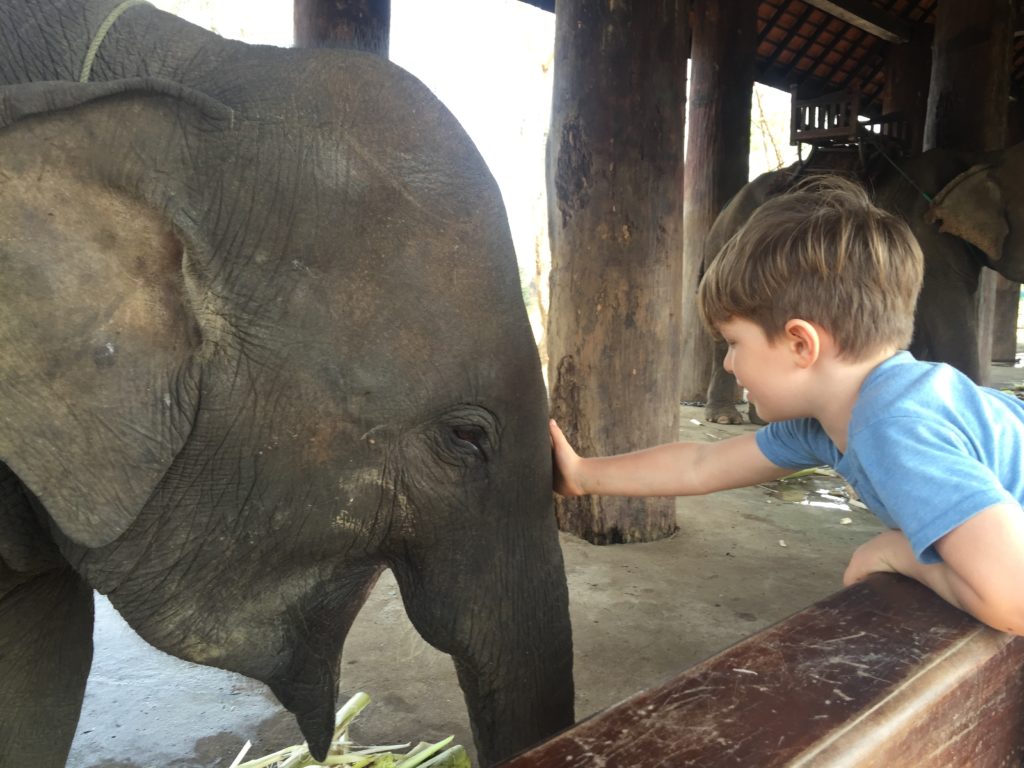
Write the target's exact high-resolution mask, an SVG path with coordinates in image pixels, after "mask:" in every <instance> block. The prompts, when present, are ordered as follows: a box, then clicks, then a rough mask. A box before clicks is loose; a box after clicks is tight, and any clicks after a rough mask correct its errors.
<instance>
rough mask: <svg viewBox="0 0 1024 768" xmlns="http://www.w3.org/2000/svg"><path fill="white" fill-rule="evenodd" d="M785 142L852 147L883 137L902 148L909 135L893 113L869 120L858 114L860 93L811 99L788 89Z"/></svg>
mask: <svg viewBox="0 0 1024 768" xmlns="http://www.w3.org/2000/svg"><path fill="white" fill-rule="evenodd" d="M790 105H791V106H790V109H791V115H790V129H789V131H790V132H789V143H790V144H792V145H796V144H799V143H801V142H804V143H808V144H856V143H857V142H858V141H859V140H862V139H863V138H865V137H871V136H875V137H883V138H886V139H890V140H893V141H896V142H898V143H900V144H901V145H904V146H906V144H907V142H908V141H909V139H910V133H909V129H908V126H907V122H906V120H905V119H904V118H903V115H902V114H901V113H898V112H893V113H890V114H887V115H882V116H881V117H874V118H869V117H867V116H865V115H862V114H861V113H860V107H861V103H860V94H859V93H857V92H856V91H838V92H836V93H829V94H826V95H824V96H818V97H816V98H813V99H798V98H797V96H796V86H793V87H792V88H791V89H790Z"/></svg>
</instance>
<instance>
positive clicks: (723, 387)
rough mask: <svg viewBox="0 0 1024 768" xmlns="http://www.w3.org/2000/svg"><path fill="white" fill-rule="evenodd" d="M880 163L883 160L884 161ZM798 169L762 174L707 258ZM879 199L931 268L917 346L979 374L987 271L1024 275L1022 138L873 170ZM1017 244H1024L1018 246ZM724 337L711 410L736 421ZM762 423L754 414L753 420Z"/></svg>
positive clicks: (720, 226) (926, 355) (923, 355)
mask: <svg viewBox="0 0 1024 768" xmlns="http://www.w3.org/2000/svg"><path fill="white" fill-rule="evenodd" d="M877 162H878V163H883V160H881V159H878V160H877ZM796 173H797V166H795V165H794V166H790V167H788V168H783V169H780V170H778V171H771V172H769V173H766V174H762V175H761V176H759V177H758V178H756V179H754V180H753V181H751V182H750V183H749V184H747V185H746V186H744V187H743V188H742V189H741V190H740V191H739V192H738V193H737V194H736V196H735V197H734V198H733V199H732V200H731V201H730V202H729V204H728V205H726V207H725V208H724V209H723V210H722V212H721V213H720V214H719V215H718V218H717V219H715V223H714V224H713V225H712V227H711V231H710V232H709V233H708V237H707V241H706V245H705V254H707V256H708V258H713V257H714V256H715V255H716V254H717V253H718V251H719V250H720V249H721V247H722V246H723V245H724V244H725V243H726V241H727V240H728V239H729V238H730V237H731V236H732V235H733V234H734V233H735V232H736V231H737V230H738V229H739V228H740V227H741V226H742V225H743V223H744V222H746V221H747V219H748V218H749V217H750V214H751V213H753V211H754V210H755V209H756V208H757V207H758V206H760V205H761V204H762V203H763V202H765V200H767V199H768V198H769V197H771V196H773V195H776V194H779V193H781V192H782V191H783V190H785V189H787V188H788V187H789V186H790V185H791V183H792V180H793V178H794V176H795V175H796ZM872 186H873V189H872V190H871V191H872V195H873V197H874V200H875V202H876V203H877V204H878V205H879V206H881V207H882V208H884V209H885V210H888V211H891V212H893V213H895V214H897V215H899V216H901V217H903V218H904V219H905V220H906V221H907V223H908V224H909V225H910V228H911V230H913V232H914V235H915V237H917V240H918V243H919V244H920V245H921V250H922V251H923V253H924V261H925V273H924V284H923V286H922V288H921V297H920V299H919V300H918V304H917V311H916V313H915V316H914V338H913V340H912V341H911V344H910V351H911V352H912V353H913V354H914V356H915V357H917V358H918V359H921V360H936V361H940V362H945V363H949V364H950V365H953V366H955V367H957V368H959V369H960V370H961V371H963V372H964V373H966V374H967V375H968V376H970V377H971V378H972V379H974V380H975V381H980V380H981V373H982V372H981V364H980V361H979V354H978V322H977V313H976V310H975V302H976V298H977V292H978V280H979V276H980V273H981V269H982V267H989V268H991V269H994V270H996V271H997V272H999V273H1000V274H1002V275H1003V276H1004V277H1006V278H1008V279H1009V280H1014V281H1018V282H1020V281H1021V280H1022V279H1024V143H1021V144H1016V145H1014V146H1012V147H1009V148H1007V149H1005V150H998V151H994V152H985V153H968V152H954V151H950V150H943V149H933V150H930V151H928V152H925V153H923V154H921V155H917V156H915V157H911V158H909V159H907V160H905V161H903V162H902V163H900V166H899V169H898V170H897V169H896V168H894V167H892V166H890V165H888V164H885V165H884V170H883V171H882V172H881V173H878V174H877V175H874V181H873V183H872ZM1018 240H1020V241H1022V242H1020V243H1018ZM724 357H725V346H724V344H722V343H720V342H719V343H717V344H716V348H715V353H714V356H713V368H712V374H711V383H710V385H709V387H708V400H707V408H706V412H705V416H706V418H707V419H708V420H709V421H712V422H719V423H732V424H738V423H740V421H741V418H740V415H739V413H738V412H737V410H736V407H735V405H734V402H735V391H736V381H735V379H734V378H733V377H732V376H730V375H729V374H728V373H726V372H725V371H724V369H723V368H722V360H723V359H724ZM754 420H756V417H755V419H754Z"/></svg>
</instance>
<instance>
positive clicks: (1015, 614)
mask: <svg viewBox="0 0 1024 768" xmlns="http://www.w3.org/2000/svg"><path fill="white" fill-rule="evenodd" d="M975 615H976V616H977V618H978V619H979V620H981V621H983V622H984V623H985V624H988V626H990V627H992V628H993V629H997V630H999V631H1000V632H1007V633H1009V634H1011V635H1024V597H1019V596H1017V595H1012V596H1007V598H1006V599H1003V600H997V601H996V600H993V601H988V602H986V604H985V605H983V606H982V610H980V611H978V612H977V613H976V614H975Z"/></svg>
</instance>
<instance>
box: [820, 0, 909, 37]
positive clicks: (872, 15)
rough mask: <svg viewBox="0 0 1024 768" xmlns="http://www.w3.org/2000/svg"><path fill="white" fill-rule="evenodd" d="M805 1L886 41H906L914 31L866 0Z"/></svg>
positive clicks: (900, 20)
mask: <svg viewBox="0 0 1024 768" xmlns="http://www.w3.org/2000/svg"><path fill="white" fill-rule="evenodd" d="M804 2H805V3H807V4H808V5H813V6H814V7H815V8H817V9H818V10H820V11H824V12H825V13H827V14H829V15H831V16H835V17H836V18H837V19H840V20H841V21H845V22H846V23H847V24H850V25H852V26H854V27H857V29H862V30H864V31H865V32H867V33H869V34H872V35H874V36H875V37H878V38H881V39H882V40H885V41H886V42H890V43H905V42H907V41H908V40H909V39H910V37H911V33H912V32H913V27H912V26H911V25H910V24H908V23H907V22H905V21H903V20H902V19H899V18H897V17H895V16H892V15H890V14H888V13H886V12H885V11H883V10H881V9H880V8H879V7H878V6H876V5H874V4H872V3H870V2H867V1H866V0H804Z"/></svg>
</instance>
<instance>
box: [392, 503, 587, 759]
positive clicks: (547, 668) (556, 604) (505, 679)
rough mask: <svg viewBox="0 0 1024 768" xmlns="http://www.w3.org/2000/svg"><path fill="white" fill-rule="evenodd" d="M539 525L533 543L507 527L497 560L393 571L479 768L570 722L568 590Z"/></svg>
mask: <svg viewBox="0 0 1024 768" xmlns="http://www.w3.org/2000/svg"><path fill="white" fill-rule="evenodd" d="M544 522H545V525H543V526H542V529H543V534H544V535H543V536H542V537H538V536H537V535H536V534H537V533H538V531H537V528H536V527H535V528H534V530H533V535H522V534H523V531H524V528H525V526H522V525H519V526H508V527H507V528H506V529H505V533H506V536H507V538H506V539H505V541H504V542H503V544H502V546H503V547H505V548H507V549H506V555H504V556H500V557H496V556H495V553H494V551H490V550H488V548H486V547H482V548H480V549H478V550H475V554H474V556H473V557H472V558H471V559H470V561H468V562H467V561H465V560H464V561H463V562H461V563H460V564H458V566H456V567H453V565H452V562H451V561H450V560H448V561H447V562H445V560H446V559H445V558H440V559H434V558H431V559H429V560H426V561H424V562H420V563H418V564H415V565H414V566H413V567H412V568H410V567H409V565H410V563H409V561H408V560H406V561H405V562H404V563H403V564H399V563H396V564H395V566H394V570H395V576H396V579H397V581H398V584H399V587H400V589H401V591H402V597H403V601H404V603H405V606H406V611H407V613H408V614H409V618H410V619H411V620H412V622H413V624H414V626H415V627H416V629H417V631H419V633H420V634H421V635H422V636H423V637H424V639H425V640H427V642H429V643H430V644H431V645H433V646H434V647H436V648H438V649H440V650H442V651H444V652H445V653H448V654H450V655H451V656H452V658H453V660H454V662H455V668H456V671H457V673H458V678H459V684H460V685H461V687H462V690H463V694H464V696H465V701H466V708H467V710H468V712H469V719H470V722H471V724H472V728H473V737H474V741H475V742H476V747H477V753H478V758H479V762H480V764H481V765H484V766H486V765H491V764H493V763H495V762H497V761H499V760H502V759H504V758H508V757H511V756H512V755H514V754H516V753H517V752H520V751H522V750H523V749H526V748H527V747H529V746H531V745H533V744H535V743H537V742H538V741H541V740H542V739H544V738H546V737H548V736H550V735H552V734H554V733H556V732H558V731H560V730H562V729H563V728H566V727H568V726H569V725H571V724H572V722H573V695H574V692H573V678H572V661H573V658H572V631H571V627H570V623H569V600H568V588H567V586H566V580H565V570H564V565H563V562H562V554H561V549H560V547H559V544H558V534H557V530H556V528H555V521H554V515H553V514H551V515H550V516H549V519H548V520H546V521H544ZM533 525H535V523H534V524H531V527H532V526H533ZM517 539H518V541H517ZM510 553H511V554H510ZM453 577H454V581H453Z"/></svg>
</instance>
